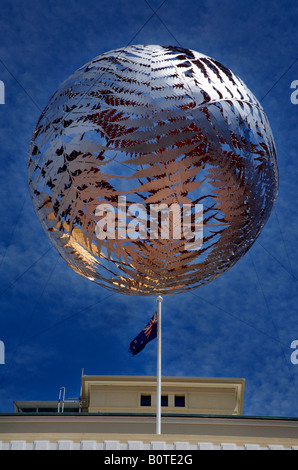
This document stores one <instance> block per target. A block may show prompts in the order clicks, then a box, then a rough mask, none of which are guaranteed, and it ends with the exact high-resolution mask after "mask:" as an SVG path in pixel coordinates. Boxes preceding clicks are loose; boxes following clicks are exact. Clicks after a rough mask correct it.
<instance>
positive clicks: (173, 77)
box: [28, 45, 278, 295]
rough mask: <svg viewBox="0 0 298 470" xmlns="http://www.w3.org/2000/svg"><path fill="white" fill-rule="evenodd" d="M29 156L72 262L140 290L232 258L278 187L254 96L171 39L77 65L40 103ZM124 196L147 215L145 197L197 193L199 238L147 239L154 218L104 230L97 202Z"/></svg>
mask: <svg viewBox="0 0 298 470" xmlns="http://www.w3.org/2000/svg"><path fill="white" fill-rule="evenodd" d="M28 167H29V186H30V192H31V197H32V200H33V204H34V208H35V211H36V214H37V216H38V218H39V220H40V222H41V224H42V226H43V228H44V230H45V232H46V233H47V235H48V236H49V238H50V239H51V241H52V242H53V244H54V245H55V246H56V248H57V250H58V251H59V253H60V254H61V256H62V257H63V258H64V259H65V260H66V262H67V263H68V264H69V266H70V267H71V268H72V269H74V270H75V271H76V272H78V273H79V274H81V275H83V276H85V277H87V278H90V279H92V280H94V282H96V283H98V284H99V285H102V286H105V287H109V288H111V289H114V290H115V291H120V292H122V293H126V294H136V295H157V294H174V293H180V292H182V291H183V290H185V289H190V288H194V287H198V286H200V285H202V284H205V283H207V282H210V281H211V280H212V279H214V278H216V277H217V276H219V275H220V274H222V273H223V272H224V271H226V270H227V269H229V268H230V267H231V266H233V265H234V264H235V263H236V262H237V261H238V260H239V259H240V258H241V257H242V256H243V255H244V254H245V253H246V252H247V250H248V249H249V248H250V246H251V245H252V244H253V242H254V241H255V239H256V238H257V236H258V235H259V233H260V231H261V230H262V228H263V226H264V224H265V223H266V221H267V219H268V217H269V215H270V213H271V210H272V208H273V205H274V201H275V199H276V196H277V188H278V169H277V164H276V151H275V145H274V141H273V137H272V133H271V130H270V126H269V123H268V120H267V117H266V115H265V113H264V111H263V109H262V107H261V105H260V103H259V102H258V101H257V100H256V98H255V97H254V96H253V94H252V93H251V92H250V91H249V90H248V89H247V87H246V86H245V85H244V83H243V82H242V81H241V80H240V79H239V78H238V77H236V76H235V75H234V74H233V73H232V72H231V71H230V70H229V69H227V68H226V67H225V66H223V65H222V64H220V63H219V62H217V61H216V60H213V59H211V58H210V57H207V56H205V55H202V54H200V53H198V52H195V51H190V50H187V49H181V48H177V47H163V46H143V45H138V46H130V47H127V48H124V49H118V50H114V51H110V52H107V53H105V54H103V55H101V56H99V57H97V58H95V59H93V60H92V61H91V62H89V63H88V64H85V65H84V66H83V67H81V68H80V69H79V70H77V71H76V72H75V73H74V74H73V75H72V76H71V77H69V78H68V79H67V80H66V81H65V82H64V83H63V84H62V85H61V87H60V88H59V89H58V90H57V92H56V93H55V94H54V95H53V96H52V98H51V99H50V101H49V103H48V105H47V107H46V108H45V110H44V112H43V113H42V115H41V117H40V119H39V122H38V124H37V126H36V130H35V133H34V135H33V137H32V142H31V147H30V155H29V164H28ZM119 196H125V197H126V203H127V205H128V206H129V205H130V204H132V203H139V204H142V205H143V207H144V208H145V211H147V214H149V209H150V205H152V204H159V203H164V204H167V205H168V206H170V205H171V204H179V206H181V207H182V205H183V204H191V205H192V207H195V205H196V204H203V208H204V217H203V218H204V227H203V232H204V240H203V245H202V246H201V247H199V248H198V249H196V250H188V249H186V248H185V246H186V245H185V242H186V240H185V237H183V234H182V237H181V238H180V239H174V238H173V237H172V238H171V237H169V238H168V239H162V238H161V237H159V238H158V239H151V238H150V227H149V223H147V225H146V228H147V235H148V237H147V239H130V238H126V239H119V237H118V235H119V232H117V230H116V237H115V239H111V238H107V239H105V240H103V239H99V238H98V237H97V236H96V225H97V223H98V218H97V217H96V215H95V212H96V208H97V206H98V205H99V204H101V203H103V202H106V203H109V204H111V205H112V206H113V207H115V209H116V207H117V204H118V202H119ZM181 217H182V216H181ZM193 217H194V213H193V212H192V218H193ZM128 220H132V217H130V216H128ZM148 220H149V219H148ZM116 222H117V218H116ZM145 224H146V221H145Z"/></svg>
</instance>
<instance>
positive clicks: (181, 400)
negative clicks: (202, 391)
mask: <svg viewBox="0 0 298 470" xmlns="http://www.w3.org/2000/svg"><path fill="white" fill-rule="evenodd" d="M175 406H185V396H184V395H175Z"/></svg>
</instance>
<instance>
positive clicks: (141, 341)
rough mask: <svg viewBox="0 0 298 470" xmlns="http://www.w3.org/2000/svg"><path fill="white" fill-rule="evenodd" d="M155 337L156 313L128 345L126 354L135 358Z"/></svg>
mask: <svg viewBox="0 0 298 470" xmlns="http://www.w3.org/2000/svg"><path fill="white" fill-rule="evenodd" d="M156 336H157V312H155V314H154V315H153V317H152V318H151V320H150V321H149V323H148V324H147V325H146V326H145V328H144V329H143V330H142V331H141V333H140V334H139V335H138V336H137V337H136V338H135V339H134V340H133V341H132V342H131V343H130V346H129V350H128V352H129V353H130V355H132V356H135V355H136V354H138V353H139V352H140V351H142V349H144V347H145V346H146V344H147V343H149V341H152V340H153V339H154V338H156Z"/></svg>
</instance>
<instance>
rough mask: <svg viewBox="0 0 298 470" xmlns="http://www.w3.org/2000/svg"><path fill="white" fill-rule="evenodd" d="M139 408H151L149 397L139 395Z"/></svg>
mask: <svg viewBox="0 0 298 470" xmlns="http://www.w3.org/2000/svg"><path fill="white" fill-rule="evenodd" d="M141 406H151V395H141Z"/></svg>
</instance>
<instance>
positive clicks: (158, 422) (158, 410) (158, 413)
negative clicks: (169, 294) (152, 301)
mask: <svg viewBox="0 0 298 470" xmlns="http://www.w3.org/2000/svg"><path fill="white" fill-rule="evenodd" d="M161 302H162V297H160V296H158V297H157V304H158V312H157V387H156V434H161Z"/></svg>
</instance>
